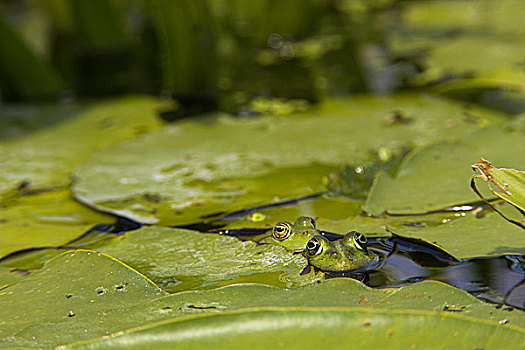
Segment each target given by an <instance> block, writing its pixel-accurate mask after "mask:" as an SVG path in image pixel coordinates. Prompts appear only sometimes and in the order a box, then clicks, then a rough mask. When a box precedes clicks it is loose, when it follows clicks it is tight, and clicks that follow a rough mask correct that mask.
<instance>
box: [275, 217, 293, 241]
mask: <svg viewBox="0 0 525 350" xmlns="http://www.w3.org/2000/svg"><path fill="white" fill-rule="evenodd" d="M291 232H292V225H291V224H290V223H289V222H286V221H283V222H280V223H278V224H277V225H275V227H274V228H273V237H274V238H275V239H277V240H279V241H282V240H285V239H286V238H288V236H290V233H291Z"/></svg>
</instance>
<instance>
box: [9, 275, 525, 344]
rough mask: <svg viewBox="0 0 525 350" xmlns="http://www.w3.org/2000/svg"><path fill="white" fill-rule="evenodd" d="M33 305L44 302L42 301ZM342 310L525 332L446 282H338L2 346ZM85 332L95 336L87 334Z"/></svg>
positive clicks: (95, 323)
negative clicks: (204, 320)
mask: <svg viewBox="0 0 525 350" xmlns="http://www.w3.org/2000/svg"><path fill="white" fill-rule="evenodd" d="M95 274H96V273H95ZM39 297H40V296H39ZM60 297H62V295H60ZM32 300H34V301H35V302H38V300H39V299H38V298H35V299H32ZM86 302H87V300H86ZM336 308H352V310H354V311H356V312H358V313H359V312H367V311H368V310H371V308H374V310H376V311H378V312H380V313H382V314H390V315H396V314H402V315H406V316H405V317H402V318H401V319H400V320H399V322H400V323H401V324H404V322H407V320H409V319H410V317H409V316H408V315H410V314H412V313H414V312H416V313H417V312H422V313H425V312H426V314H431V315H434V316H436V317H442V318H445V319H448V317H449V315H450V314H453V315H460V316H461V317H459V318H460V319H462V320H466V321H470V322H474V323H476V322H480V321H484V322H485V324H490V325H493V326H497V325H498V323H499V322H504V323H507V324H505V325H502V326H500V327H510V328H512V329H521V330H523V327H524V326H525V316H524V314H523V312H521V311H519V310H515V311H513V312H509V311H505V310H503V309H502V308H498V307H497V305H492V304H487V303H484V302H482V301H480V300H478V299H476V298H475V297H473V296H471V295H469V294H468V293H466V292H464V291H462V290H459V289H456V288H454V287H450V286H448V285H445V284H443V283H440V282H433V281H429V282H422V283H417V284H413V285H410V286H407V287H403V288H399V289H371V288H368V287H366V286H364V285H363V284H361V283H360V282H357V281H355V280H352V279H346V278H345V279H342V278H336V279H331V280H327V281H324V282H323V283H321V284H312V285H308V286H304V287H300V288H296V289H283V288H277V287H272V286H264V285H256V284H239V285H233V286H227V287H222V288H218V289H213V290H208V291H190V292H182V293H177V294H173V295H167V296H161V297H159V298H156V299H153V300H146V301H144V302H141V303H135V304H133V305H129V307H117V308H115V309H113V310H110V309H108V310H104V311H103V312H98V313H96V314H92V315H91V314H90V316H91V317H72V318H68V319H63V320H62V319H61V320H50V321H48V322H45V321H41V322H37V323H34V324H32V325H31V326H28V327H25V328H23V329H21V330H20V331H17V332H15V333H14V334H12V335H10V336H9V337H6V338H4V339H2V340H1V341H2V343H1V344H2V347H8V346H9V347H14V346H33V347H34V346H39V347H53V346H57V345H60V344H70V343H74V342H79V341H88V340H89V339H92V340H93V341H100V340H101V339H100V337H102V336H107V335H110V336H115V335H116V336H118V334H122V332H124V333H128V332H129V331H131V332H133V331H134V330H136V329H137V327H141V328H150V327H156V326H158V325H159V324H161V323H165V322H173V321H175V320H178V321H176V322H178V324H179V327H186V326H184V325H185V324H186V322H188V321H190V322H191V320H193V319H195V317H196V316H199V315H200V316H206V315H207V316H214V315H217V316H220V315H229V314H231V313H232V312H233V313H238V314H248V315H249V314H251V312H252V310H254V309H257V310H279V311H283V312H287V313H290V314H293V311H294V310H297V309H303V310H311V311H330V312H333V311H335V310H336ZM360 310H361V311H360ZM443 310H446V311H443ZM78 316H82V315H78ZM216 321H217V320H216ZM159 322H161V323H159ZM220 325H223V323H222V322H221V321H218V322H217V323H215V327H218V326H220ZM518 327H521V328H518ZM85 329H88V330H89V332H87V333H86V332H84V330H85ZM192 329H193V330H194V331H197V329H195V328H192ZM127 330H129V331H127ZM117 332H119V333H117ZM106 339H108V338H106Z"/></svg>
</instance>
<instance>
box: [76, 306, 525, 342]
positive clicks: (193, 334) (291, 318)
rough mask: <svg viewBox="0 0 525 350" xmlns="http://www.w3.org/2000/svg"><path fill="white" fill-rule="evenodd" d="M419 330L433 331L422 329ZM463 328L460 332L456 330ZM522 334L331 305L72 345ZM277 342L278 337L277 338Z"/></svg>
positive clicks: (195, 321)
mask: <svg viewBox="0 0 525 350" xmlns="http://www.w3.org/2000/svg"><path fill="white" fill-rule="evenodd" d="M421 329H427V330H432V331H431V332H421ZM459 329H461V332H459V331H458V330H459ZM524 335H525V332H524V331H523V330H522V329H520V328H515V327H512V326H509V327H501V326H499V325H496V324H490V323H486V322H481V321H473V320H468V319H464V318H462V317H459V316H456V315H442V314H435V313H431V312H416V311H400V312H396V313H392V312H385V311H383V310H376V309H357V310H356V309H353V308H333V309H330V308H328V309H319V310H315V309H314V310H312V309H306V308H301V307H299V308H295V309H291V310H286V309H284V310H264V309H263V310H250V311H244V312H229V313H223V314H221V315H213V316H200V317H193V318H188V319H187V320H171V321H168V322H163V323H159V324H156V325H152V326H149V327H144V328H142V329H137V330H134V331H130V332H125V333H123V334H121V335H118V336H115V337H108V338H106V339H101V340H98V341H94V342H87V343H84V344H78V345H76V346H72V347H67V348H74V349H139V348H140V349H142V348H146V347H151V348H156V349H171V348H177V349H209V348H211V347H213V348H214V349H232V348H238V347H247V348H250V349H268V348H269V347H273V348H275V347H276V344H278V345H277V348H279V349H293V348H320V347H327V348H329V349H348V348H349V347H357V348H364V347H373V348H376V347H377V348H383V347H389V346H392V344H395V345H396V347H399V348H419V347H425V346H428V345H429V344H439V345H440V346H444V347H447V348H448V347H450V348H456V347H459V348H462V347H463V348H466V347H471V346H474V347H479V348H481V347H504V348H521V347H523V346H524V345H525V340H524ZM276 340H277V341H276Z"/></svg>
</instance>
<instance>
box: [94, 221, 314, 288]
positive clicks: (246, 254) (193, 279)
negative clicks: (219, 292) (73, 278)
mask: <svg viewBox="0 0 525 350" xmlns="http://www.w3.org/2000/svg"><path fill="white" fill-rule="evenodd" d="M98 250H99V251H100V252H103V253H105V254H108V255H111V256H113V257H115V258H117V259H119V260H121V261H122V262H124V263H126V264H128V265H129V266H131V267H133V268H134V269H136V270H138V271H140V272H141V273H143V274H144V275H146V276H148V277H149V278H151V279H152V280H153V281H155V283H157V284H158V285H160V286H161V287H162V288H164V289H165V290H167V291H169V292H176V291H181V290H188V289H196V288H200V289H203V288H204V289H205V288H212V287H217V286H220V285H225V284H233V283H236V282H260V283H266V284H272V285H276V286H281V287H297V286H300V285H304V284H309V283H312V282H313V281H316V280H319V279H321V278H322V275H321V274H320V275H317V276H315V275H313V274H310V275H305V276H300V275H299V274H300V272H301V271H302V270H303V269H304V267H306V265H307V263H308V262H307V260H306V259H305V258H304V257H303V256H301V255H294V254H292V253H290V252H287V251H286V250H285V249H284V248H282V247H276V246H271V245H257V244H256V243H254V242H249V241H244V242H242V241H240V240H238V239H236V238H233V237H225V236H221V235H215V234H201V233H199V232H196V231H190V230H183V229H172V228H166V227H144V228H141V229H139V230H136V231H132V232H129V233H127V234H126V235H123V236H120V237H117V238H115V239H114V240H113V241H112V242H110V243H109V244H108V245H107V246H105V247H102V248H99V249H98Z"/></svg>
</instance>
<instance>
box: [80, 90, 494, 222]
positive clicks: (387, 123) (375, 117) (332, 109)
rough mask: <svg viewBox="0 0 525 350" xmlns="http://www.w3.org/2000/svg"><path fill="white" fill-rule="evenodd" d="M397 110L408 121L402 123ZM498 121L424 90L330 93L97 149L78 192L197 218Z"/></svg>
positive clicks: (121, 206) (105, 203)
mask: <svg viewBox="0 0 525 350" xmlns="http://www.w3.org/2000/svg"><path fill="white" fill-rule="evenodd" d="M465 113H467V114H469V115H470V117H468V118H466V117H465ZM393 115H394V116H398V115H403V118H405V119H406V120H409V121H410V122H408V123H396V120H397V119H396V118H395V117H392V116H393ZM498 120H501V119H500V118H499V116H497V115H495V114H494V113H488V112H487V111H484V110H480V109H475V108H470V107H463V106H461V105H458V104H456V103H453V102H447V101H445V100H440V99H436V98H433V97H428V96H418V95H416V96H410V95H407V96H397V97H388V98H381V97H377V98H367V97H363V98H354V99H352V100H350V101H332V102H327V103H326V104H324V105H323V107H322V108H321V110H320V111H319V113H318V114H316V113H313V114H310V115H298V116H295V117H261V118H255V119H249V120H246V119H243V120H239V119H234V118H230V117H227V116H218V117H209V118H207V119H201V120H198V121H188V122H181V123H178V124H175V125H171V126H169V127H166V128H165V129H163V130H158V131H156V132H153V133H149V134H147V135H144V136H143V137H140V138H138V139H135V140H132V141H129V142H124V143H121V144H119V145H117V146H115V147H113V148H111V149H107V150H104V151H102V152H99V153H97V154H96V155H94V156H93V157H92V158H91V159H90V160H89V161H87V162H86V163H84V164H83V165H82V166H80V167H79V168H78V170H77V171H76V178H77V182H76V184H75V186H74V192H75V195H76V196H77V198H79V199H80V200H81V201H83V202H86V203H88V204H89V205H92V206H94V207H96V208H98V209H101V210H104V211H110V212H113V213H117V214H118V215H122V216H125V217H129V218H132V219H134V220H137V221H140V222H144V223H159V224H170V225H181V224H188V223H194V222H196V221H199V220H201V217H203V216H208V215H210V214H215V213H217V212H223V211H233V210H238V209H242V208H246V207H251V206H253V205H257V204H263V203H264V204H265V203H271V202H272V201H274V200H275V199H276V198H290V197H295V196H299V195H304V194H308V193H312V192H315V191H319V190H323V189H324V188H323V186H322V183H321V177H322V176H323V175H326V174H328V173H329V172H330V171H332V170H335V169H336V168H338V167H339V166H340V165H341V164H344V163H346V162H350V161H353V160H359V159H362V158H363V157H366V155H367V154H368V151H369V150H375V151H376V152H377V151H378V149H381V148H386V149H390V148H397V147H400V146H402V145H405V146H413V145H423V144H426V143H427V142H431V141H436V140H441V139H454V138H457V137H462V136H465V135H466V134H468V133H469V132H470V131H471V130H472V129H478V128H480V127H482V126H486V125H487V124H489V123H491V121H494V122H495V121H498ZM137 155H140V156H137Z"/></svg>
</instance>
